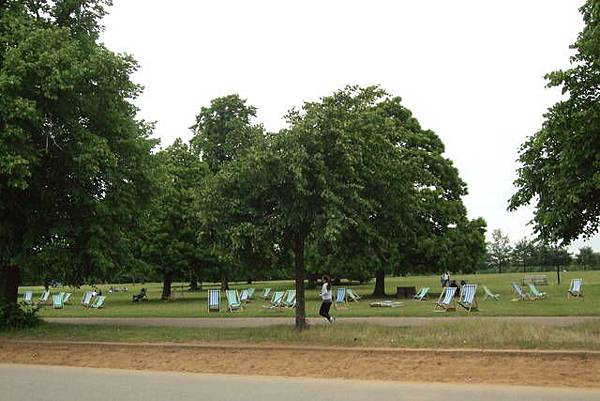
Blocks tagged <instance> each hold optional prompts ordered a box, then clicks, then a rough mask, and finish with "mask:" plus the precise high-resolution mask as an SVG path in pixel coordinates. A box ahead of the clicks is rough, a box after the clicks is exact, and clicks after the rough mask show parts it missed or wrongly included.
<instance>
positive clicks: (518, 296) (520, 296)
mask: <svg viewBox="0 0 600 401" xmlns="http://www.w3.org/2000/svg"><path fill="white" fill-rule="evenodd" d="M512 289H513V292H514V293H515V298H514V299H513V301H530V300H531V299H532V298H531V296H530V295H529V294H528V293H526V292H525V290H523V289H522V288H521V286H520V285H519V284H517V283H514V282H513V283H512Z"/></svg>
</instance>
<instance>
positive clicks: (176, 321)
mask: <svg viewBox="0 0 600 401" xmlns="http://www.w3.org/2000/svg"><path fill="white" fill-rule="evenodd" d="M474 319H479V320H481V321H486V320H487V321H491V320H492V321H510V322H516V323H535V324H540V325H548V326H570V325H573V324H577V323H582V322H588V321H600V317H599V316H498V317H469V316H452V320H448V317H344V318H340V319H338V320H337V322H336V324H352V323H354V324H357V323H362V324H374V325H382V326H395V327H407V326H424V325H428V324H434V323H440V322H449V321H452V322H456V321H462V320H474ZM44 320H46V321H48V322H53V323H68V324H79V325H81V324H91V325H107V326H144V327H148V326H170V327H264V326H275V325H290V326H292V325H293V324H294V319H293V318H288V317H235V318H218V317H215V318H155V317H152V318H122V317H115V318H102V317H98V318H97V317H80V318H70V317H56V318H54V317H53V318H45V319H44ZM309 322H310V324H313V325H314V324H317V325H321V324H329V323H326V321H325V320H324V319H320V318H311V319H309Z"/></svg>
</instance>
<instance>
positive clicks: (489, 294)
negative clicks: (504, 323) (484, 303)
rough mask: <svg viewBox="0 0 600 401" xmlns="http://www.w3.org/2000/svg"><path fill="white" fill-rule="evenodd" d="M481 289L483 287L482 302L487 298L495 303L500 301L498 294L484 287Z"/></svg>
mask: <svg viewBox="0 0 600 401" xmlns="http://www.w3.org/2000/svg"><path fill="white" fill-rule="evenodd" d="M482 287H483V292H485V295H484V296H483V299H484V300H485V299H488V298H491V299H495V300H496V301H498V300H499V299H500V294H494V293H493V292H492V291H490V289H489V288H487V287H486V286H485V285H483V286H482Z"/></svg>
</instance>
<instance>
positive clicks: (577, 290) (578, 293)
mask: <svg viewBox="0 0 600 401" xmlns="http://www.w3.org/2000/svg"><path fill="white" fill-rule="evenodd" d="M582 285H583V279H582V278H574V279H573V280H571V286H570V287H569V292H568V293H567V298H569V297H583V288H581V287H582Z"/></svg>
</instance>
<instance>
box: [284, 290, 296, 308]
mask: <svg viewBox="0 0 600 401" xmlns="http://www.w3.org/2000/svg"><path fill="white" fill-rule="evenodd" d="M283 306H285V307H286V308H295V307H296V290H287V292H286V293H285V298H284V300H283Z"/></svg>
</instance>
